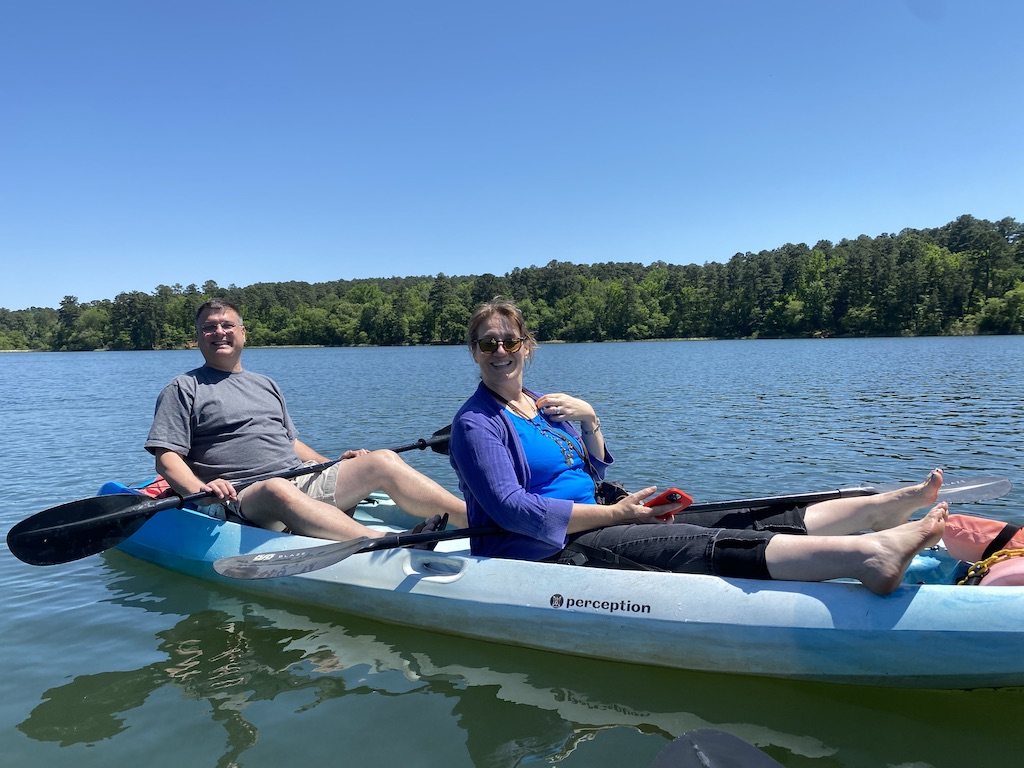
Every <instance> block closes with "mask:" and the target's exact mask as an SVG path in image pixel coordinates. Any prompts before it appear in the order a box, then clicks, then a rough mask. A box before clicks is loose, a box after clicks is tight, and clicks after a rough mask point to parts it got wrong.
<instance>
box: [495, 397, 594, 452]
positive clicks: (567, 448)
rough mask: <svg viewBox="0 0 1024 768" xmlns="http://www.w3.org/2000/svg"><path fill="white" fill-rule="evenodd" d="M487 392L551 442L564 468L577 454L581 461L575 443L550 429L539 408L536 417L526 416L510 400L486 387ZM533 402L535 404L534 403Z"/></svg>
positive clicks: (567, 436) (560, 432)
mask: <svg viewBox="0 0 1024 768" xmlns="http://www.w3.org/2000/svg"><path fill="white" fill-rule="evenodd" d="M487 391H488V392H490V393H491V394H492V395H493V396H494V398H495V399H496V400H498V401H499V402H500V403H503V404H504V405H505V407H506V408H508V409H509V410H510V411H512V413H514V414H515V415H516V416H518V417H519V418H521V419H523V420H524V421H526V422H528V423H530V424H532V425H533V426H534V427H536V428H537V430H538V431H539V432H540V433H541V434H542V435H544V437H546V438H547V439H548V440H551V441H552V442H553V443H554V444H555V445H557V446H558V450H559V451H561V453H562V457H563V458H564V459H565V466H567V467H571V466H572V463H573V462H574V461H575V460H576V455H577V454H578V455H579V457H580V458H581V459H582V458H583V454H581V453H580V452H579V449H578V448H577V447H576V443H574V442H573V440H572V438H571V437H569V435H567V434H566V433H565V432H563V431H562V430H560V429H557V428H555V427H552V426H551V425H550V424H549V423H548V421H547V419H545V418H544V414H542V413H541V412H540V409H539V408H537V415H536V416H528V415H527V414H526V413H524V412H523V410H522V408H520V407H519V406H518V405H516V404H515V403H513V402H511V401H510V400H506V399H505V398H504V397H502V396H501V395H499V394H498V393H497V392H495V391H494V390H493V389H491V388H490V387H487ZM527 397H529V395H527ZM531 400H532V398H531ZM533 402H534V403H536V401H533ZM535 407H536V406H535Z"/></svg>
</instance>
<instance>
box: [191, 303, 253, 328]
mask: <svg viewBox="0 0 1024 768" xmlns="http://www.w3.org/2000/svg"><path fill="white" fill-rule="evenodd" d="M211 309H220V310H225V309H230V310H231V311H232V312H234V313H235V314H236V315H238V319H239V320H241V319H242V310H240V309H239V308H238V307H236V306H235V305H234V304H232V303H231V302H230V301H228V300H227V299H209V300H208V301H204V302H203V303H202V304H200V305H199V309H197V310H196V325H199V318H200V317H202V316H203V313H204V312H207V311H209V310H211Z"/></svg>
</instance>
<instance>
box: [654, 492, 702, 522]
mask: <svg viewBox="0 0 1024 768" xmlns="http://www.w3.org/2000/svg"><path fill="white" fill-rule="evenodd" d="M692 503H693V498H692V497H691V496H690V494H688V493H687V492H686V491H681V490H679V489H678V488H669V489H668V490H667V491H662V492H661V493H659V494H658V495H657V496H655V497H654V498H653V499H651V500H650V501H645V502H644V506H645V507H658V506H661V505H662V504H685V506H689V505H690V504H692ZM684 508H685V507H684ZM679 511H682V510H679ZM673 514H675V513H674V512H671V513H669V514H667V515H658V519H660V520H664V519H665V518H667V517H670V516H671V515H673Z"/></svg>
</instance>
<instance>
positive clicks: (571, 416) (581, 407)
mask: <svg viewBox="0 0 1024 768" xmlns="http://www.w3.org/2000/svg"><path fill="white" fill-rule="evenodd" d="M537 408H539V409H540V410H541V411H542V412H543V413H544V415H545V416H547V417H548V418H549V419H551V421H578V422H580V424H581V425H582V427H583V429H585V430H587V431H588V432H592V431H593V429H594V427H595V426H596V425H597V414H596V413H595V412H594V407H593V406H592V405H591V404H590V403H588V402H587V401H586V400H580V399H579V398H578V397H572V396H571V395H567V394H565V393H563V392H552V393H549V394H546V395H541V396H540V397H538V398H537Z"/></svg>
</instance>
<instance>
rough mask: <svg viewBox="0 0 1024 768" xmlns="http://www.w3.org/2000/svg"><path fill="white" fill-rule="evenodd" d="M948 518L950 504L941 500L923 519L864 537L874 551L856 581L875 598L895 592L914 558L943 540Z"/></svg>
mask: <svg viewBox="0 0 1024 768" xmlns="http://www.w3.org/2000/svg"><path fill="white" fill-rule="evenodd" d="M936 492H938V486H936ZM948 515H949V505H948V504H947V503H946V502H944V501H942V502H939V503H938V504H936V505H935V506H934V507H932V509H931V511H929V512H928V514H927V515H925V516H924V517H923V518H921V519H920V520H915V521H914V522H912V523H904V524H903V525H900V526H897V527H895V528H889V529H888V530H884V531H879V532H877V533H868V534H864V536H862V537H861V540H862V541H863V542H864V543H865V544H867V545H868V546H869V547H870V548H871V549H872V550H873V551H872V552H871V553H870V554H869V555H868V557H867V558H866V559H865V560H864V564H863V566H862V572H861V574H860V575H858V576H857V579H858V580H859V581H860V582H861V584H863V585H864V586H865V587H867V588H868V589H870V590H871V591H872V592H874V593H875V594H876V595H887V594H889V593H890V592H892V591H893V590H894V589H896V587H898V586H899V585H900V582H901V581H902V580H903V575H904V574H905V573H906V572H907V568H909V567H910V563H911V561H912V560H913V559H914V556H915V555H916V554H917V553H918V552H920V551H921V550H922V549H925V548H926V547H930V546H932V545H934V544H937V543H938V541H939V539H941V538H942V533H943V531H944V530H945V529H946V517H947V516H948Z"/></svg>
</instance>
